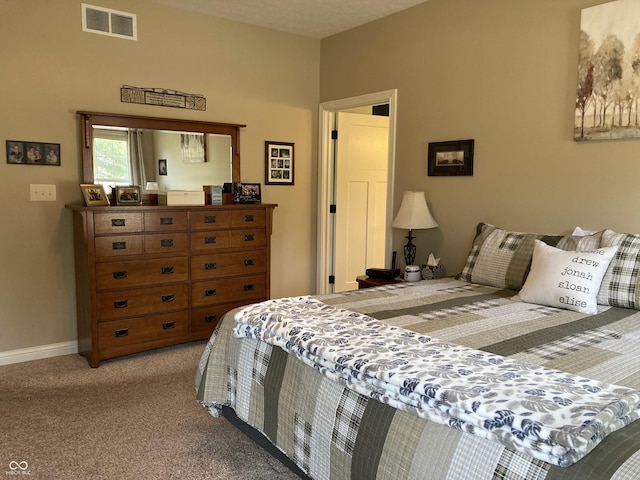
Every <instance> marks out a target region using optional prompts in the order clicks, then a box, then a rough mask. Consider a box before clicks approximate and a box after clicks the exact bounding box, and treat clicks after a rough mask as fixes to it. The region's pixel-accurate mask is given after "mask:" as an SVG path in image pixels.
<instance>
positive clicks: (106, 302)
mask: <svg viewBox="0 0 640 480" xmlns="http://www.w3.org/2000/svg"><path fill="white" fill-rule="evenodd" d="M188 306H189V285H188V284H187V283H179V284H176V285H164V286H160V287H147V288H134V289H131V290H124V291H117V292H103V293H98V295H97V307H98V321H104V320H110V319H115V318H123V317H130V316H133V315H142V314H145V313H162V312H167V311H170V310H180V309H183V308H187V307H188Z"/></svg>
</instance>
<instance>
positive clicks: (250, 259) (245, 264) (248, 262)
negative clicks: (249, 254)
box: [244, 258, 255, 267]
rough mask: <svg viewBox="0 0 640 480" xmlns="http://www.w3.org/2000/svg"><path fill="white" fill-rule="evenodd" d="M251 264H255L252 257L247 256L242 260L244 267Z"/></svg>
mask: <svg viewBox="0 0 640 480" xmlns="http://www.w3.org/2000/svg"><path fill="white" fill-rule="evenodd" d="M253 265H255V262H254V261H253V258H247V259H246V260H245V261H244V266H245V267H252V266H253Z"/></svg>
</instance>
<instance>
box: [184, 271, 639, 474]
mask: <svg viewBox="0 0 640 480" xmlns="http://www.w3.org/2000/svg"><path fill="white" fill-rule="evenodd" d="M513 295H514V292H513V291H507V290H498V289H495V288H491V287H484V286H479V285H474V284H469V283H465V282H460V281H455V280H452V279H443V280H437V281H426V282H419V283H414V284H398V285H392V286H386V287H380V288H377V289H367V290H358V291H354V292H347V293H344V294H335V295H329V296H321V297H318V298H319V299H320V300H321V301H322V302H324V303H327V304H330V305H333V306H335V307H339V308H340V309H343V308H344V309H348V310H353V311H356V312H360V313H363V314H366V315H368V316H371V317H373V318H377V319H380V320H384V322H385V323H386V324H389V325H392V326H396V327H403V328H405V329H408V330H411V331H413V332H416V334H417V335H416V337H426V338H438V339H441V340H443V341H444V342H450V343H453V344H459V345H464V346H466V347H468V348H471V349H478V350H481V351H482V352H481V353H485V352H486V354H492V355H493V356H499V357H507V358H508V361H509V362H514V363H527V364H535V365H538V366H540V367H543V368H545V369H552V370H554V371H555V370H559V371H561V372H567V373H568V374H570V375H568V376H567V378H574V377H573V375H579V376H580V377H586V378H588V379H593V380H594V381H595V382H591V383H592V384H593V385H598V386H599V385H600V383H599V382H605V383H612V384H618V385H623V386H626V387H629V388H631V389H638V387H639V386H640V355H638V350H639V347H638V346H637V344H638V331H639V330H640V323H639V322H640V312H638V311H635V310H630V309H621V308H607V307H603V308H600V309H599V312H598V314H596V315H591V316H588V315H584V314H579V313H576V312H569V311H566V310H558V309H555V308H549V307H541V306H538V305H534V304H527V303H522V302H518V301H514V300H512V297H513ZM233 327H234V322H233V318H232V316H231V315H227V317H226V318H225V319H224V321H223V322H222V323H221V325H220V328H219V330H218V331H217V332H216V334H214V336H213V337H212V339H211V340H210V342H209V344H208V346H207V348H206V350H205V352H204V354H203V357H202V360H201V363H200V368H199V371H198V375H197V377H196V383H197V386H198V400H199V401H200V402H202V403H203V404H204V405H205V406H207V407H208V408H209V410H210V412H211V413H212V414H213V415H217V414H218V409H219V408H220V406H222V405H229V406H231V407H232V408H234V409H235V411H236V413H237V414H238V416H239V417H240V418H242V419H243V420H244V421H246V422H247V423H249V424H250V425H252V426H254V427H255V428H257V429H258V430H260V431H261V432H263V433H265V435H266V436H267V437H268V438H270V439H271V441H272V442H273V443H274V444H276V445H277V446H278V447H279V448H280V449H281V450H283V451H284V452H285V453H286V454H287V455H288V456H289V457H290V458H292V459H293V460H294V461H295V462H296V463H297V464H298V465H299V466H300V467H301V468H302V469H303V470H304V471H306V472H307V473H308V474H309V475H310V476H311V477H312V478H317V479H320V478H327V479H329V478H331V479H342V478H344V479H347V478H358V479H361V478H377V479H403V478H407V479H409V478H430V479H447V478H449V479H457V478H468V479H493V478H501V479H514V480H515V479H521V480H524V479H527V480H528V479H541V480H542V479H551V480H552V479H572V478H576V479H593V480H595V479H598V480H601V479H609V478H611V479H632V478H640V452H639V450H640V427H639V425H640V422H634V423H632V424H631V425H628V426H626V427H625V428H623V429H621V430H619V431H616V432H614V433H611V434H610V435H609V436H608V437H607V438H605V439H604V440H603V441H602V442H601V443H600V445H598V446H597V447H596V448H595V449H593V451H592V452H591V453H589V454H588V455H587V456H586V457H584V458H583V459H582V460H580V461H578V462H577V463H576V464H574V465H572V466H571V467H567V468H560V467H558V466H555V465H552V464H550V463H547V462H544V461H541V460H539V459H537V458H535V457H534V456H531V455H527V454H525V453H522V452H519V451H517V450H516V448H515V446H514V445H510V444H509V443H508V442H506V443H507V446H505V445H504V444H503V443H499V442H495V441H492V440H488V439H485V438H480V437H478V436H474V435H470V434H469V433H467V432H463V431H461V430H459V429H456V428H450V427H448V426H443V425H440V424H438V423H435V422H433V421H429V420H428V419H426V418H420V417H418V416H416V415H414V414H413V413H415V412H413V413H409V412H407V411H403V410H400V409H396V408H393V407H392V406H390V405H389V404H388V403H385V402H380V401H377V400H373V399H370V398H369V396H368V395H363V394H362V393H358V392H357V391H355V390H353V389H351V388H348V387H346V386H345V384H344V382H343V383H339V382H336V381H334V380H331V379H329V378H327V377H325V376H324V375H322V374H321V373H320V372H319V371H318V370H317V369H313V368H310V367H309V366H307V365H305V363H304V362H302V361H301V360H299V359H297V358H296V357H295V356H292V355H288V354H287V353H285V351H284V350H282V349H281V348H279V347H274V346H272V345H270V344H268V343H265V342H262V341H257V340H255V339H246V338H245V339H239V338H235V337H234V336H233V333H232V330H233ZM441 343H442V342H441ZM285 348H286V345H285ZM488 358H494V357H491V356H489V357H488ZM496 358H497V357H496ZM550 371H551V370H550ZM530 390H531V391H530V395H531V396H533V397H535V396H536V389H535V388H531V389H530ZM538 393H540V392H538ZM560 403H562V402H560ZM575 412H576V413H583V410H582V408H579V409H575ZM538 413H540V414H541V418H544V414H543V412H538ZM625 422H626V421H625ZM623 423H624V422H623ZM453 426H454V427H455V426H456V425H455V424H454V425H453ZM531 446H532V447H533V448H535V442H534V443H532V444H531ZM541 450H543V448H541ZM536 456H538V455H536Z"/></svg>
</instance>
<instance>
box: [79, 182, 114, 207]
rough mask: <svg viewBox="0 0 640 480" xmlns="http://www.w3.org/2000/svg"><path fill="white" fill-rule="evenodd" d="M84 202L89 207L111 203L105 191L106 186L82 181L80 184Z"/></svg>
mask: <svg viewBox="0 0 640 480" xmlns="http://www.w3.org/2000/svg"><path fill="white" fill-rule="evenodd" d="M80 190H82V196H83V197H84V203H86V204H87V207H96V206H100V205H109V197H108V196H107V193H106V192H105V191H104V187H103V186H102V185H100V184H94V183H82V184H80Z"/></svg>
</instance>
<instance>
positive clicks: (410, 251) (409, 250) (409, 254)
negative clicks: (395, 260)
mask: <svg viewBox="0 0 640 480" xmlns="http://www.w3.org/2000/svg"><path fill="white" fill-rule="evenodd" d="M404 238H406V239H407V244H406V245H405V246H404V264H405V265H413V264H414V262H415V261H416V246H415V245H414V244H413V239H414V238H415V237H414V236H413V235H412V233H411V230H409V235H408V236H406V237H404Z"/></svg>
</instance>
